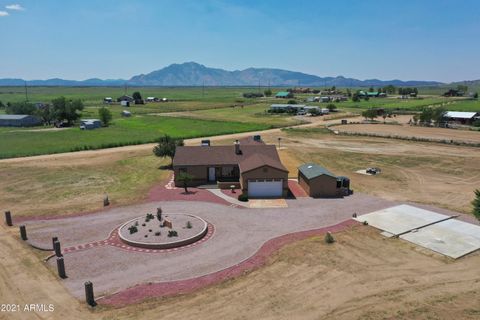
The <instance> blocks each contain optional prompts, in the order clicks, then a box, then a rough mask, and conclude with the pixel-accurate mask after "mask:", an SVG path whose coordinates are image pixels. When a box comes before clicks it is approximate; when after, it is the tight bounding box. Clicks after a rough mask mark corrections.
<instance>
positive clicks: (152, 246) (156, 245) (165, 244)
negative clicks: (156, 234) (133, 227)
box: [117, 213, 208, 250]
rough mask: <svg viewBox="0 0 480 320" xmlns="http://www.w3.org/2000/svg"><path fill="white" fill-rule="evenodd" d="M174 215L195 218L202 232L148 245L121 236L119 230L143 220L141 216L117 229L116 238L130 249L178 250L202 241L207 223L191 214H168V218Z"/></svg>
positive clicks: (147, 243)
mask: <svg viewBox="0 0 480 320" xmlns="http://www.w3.org/2000/svg"><path fill="white" fill-rule="evenodd" d="M175 215H182V216H188V217H192V218H195V219H197V220H199V221H200V222H201V223H203V227H202V231H200V232H199V233H197V234H196V235H194V236H192V237H189V238H186V239H181V240H176V241H169V242H156V243H150V242H142V241H134V240H130V239H128V238H126V237H125V236H123V235H122V233H121V230H122V229H123V228H124V227H125V226H126V225H128V224H131V223H132V222H134V221H137V220H138V219H141V218H143V216H140V217H136V218H134V219H131V220H129V221H127V222H125V223H124V224H122V225H121V226H120V227H119V228H118V231H117V233H118V237H119V238H120V240H121V241H123V242H124V243H126V244H127V245H130V246H132V247H139V248H144V249H157V250H158V249H171V248H178V247H183V246H186V245H189V244H192V243H194V242H197V241H199V240H200V239H202V238H203V237H204V236H205V235H206V234H207V232H208V223H207V222H206V221H205V220H203V219H202V218H200V217H198V216H195V215H193V214H188V213H168V216H175Z"/></svg>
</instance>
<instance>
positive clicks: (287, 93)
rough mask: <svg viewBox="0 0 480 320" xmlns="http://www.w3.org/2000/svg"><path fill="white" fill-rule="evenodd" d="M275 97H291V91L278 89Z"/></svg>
mask: <svg viewBox="0 0 480 320" xmlns="http://www.w3.org/2000/svg"><path fill="white" fill-rule="evenodd" d="M275 98H282V99H290V98H293V93H291V92H288V91H280V92H278V93H277V94H276V95H275Z"/></svg>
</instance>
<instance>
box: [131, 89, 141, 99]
mask: <svg viewBox="0 0 480 320" xmlns="http://www.w3.org/2000/svg"><path fill="white" fill-rule="evenodd" d="M132 98H133V100H135V101H136V100H142V95H141V94H140V92H139V91H135V92H134V93H133V95H132Z"/></svg>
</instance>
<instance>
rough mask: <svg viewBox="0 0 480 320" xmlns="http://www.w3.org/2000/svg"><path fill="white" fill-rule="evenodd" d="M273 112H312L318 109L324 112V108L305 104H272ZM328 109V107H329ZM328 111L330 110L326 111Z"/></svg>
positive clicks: (319, 111)
mask: <svg viewBox="0 0 480 320" xmlns="http://www.w3.org/2000/svg"><path fill="white" fill-rule="evenodd" d="M270 110H271V112H274V113H280V112H291V113H303V114H305V113H310V112H311V111H312V110H317V111H318V113H320V114H323V113H324V112H322V110H323V109H321V108H319V107H317V106H307V105H304V104H272V105H271V106H270ZM327 111H328V109H327ZM326 113H328V112H326Z"/></svg>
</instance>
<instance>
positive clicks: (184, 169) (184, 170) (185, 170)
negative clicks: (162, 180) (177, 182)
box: [178, 168, 187, 173]
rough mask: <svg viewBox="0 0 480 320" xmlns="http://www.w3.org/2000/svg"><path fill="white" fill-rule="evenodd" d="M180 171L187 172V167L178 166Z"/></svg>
mask: <svg viewBox="0 0 480 320" xmlns="http://www.w3.org/2000/svg"><path fill="white" fill-rule="evenodd" d="M178 172H183V173H187V168H178Z"/></svg>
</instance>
